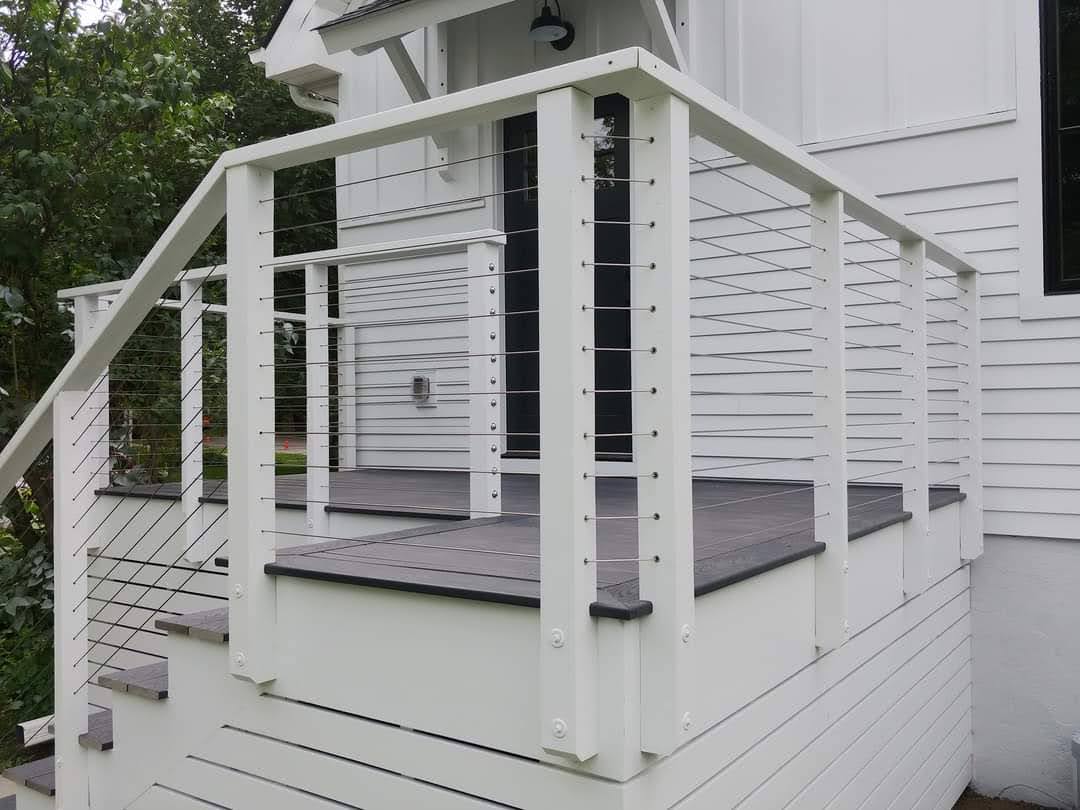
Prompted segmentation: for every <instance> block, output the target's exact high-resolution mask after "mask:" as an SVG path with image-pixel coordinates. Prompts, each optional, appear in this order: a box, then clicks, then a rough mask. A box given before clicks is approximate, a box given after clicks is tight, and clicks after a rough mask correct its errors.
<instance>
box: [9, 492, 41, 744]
mask: <svg viewBox="0 0 1080 810" xmlns="http://www.w3.org/2000/svg"><path fill="white" fill-rule="evenodd" d="M13 497H14V498H17V499H19V500H20V501H21V502H22V503H23V504H24V506H25V509H24V512H23V514H24V515H25V516H26V517H27V518H28V521H27V523H26V525H25V526H24V527H23V528H22V529H21V530H20V531H18V533H17V532H16V528H15V526H16V524H15V523H13V522H12V521H6V522H5V523H3V524H2V525H0V698H2V702H0V724H2V726H0V764H2V763H5V762H9V761H12V760H13V759H14V758H15V757H16V756H17V754H18V752H17V751H16V750H14V748H13V743H12V741H11V740H10V737H9V732H10V731H11V730H13V728H14V725H15V723H17V722H20V721H22V720H28V719H31V718H35V717H40V716H42V715H44V714H46V713H47V712H48V711H49V707H50V706H51V704H52V667H51V661H52V637H51V632H52V604H53V603H52V593H53V570H52V555H51V553H50V549H49V544H48V540H47V537H46V532H45V523H44V521H43V520H42V518H41V510H40V509H39V508H38V507H37V504H36V503H35V502H34V499H33V498H32V497H31V493H30V492H29V490H28V489H26V488H25V487H23V488H20V490H19V491H18V492H16V493H15V495H14V496H13Z"/></svg>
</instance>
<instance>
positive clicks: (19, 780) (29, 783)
mask: <svg viewBox="0 0 1080 810" xmlns="http://www.w3.org/2000/svg"><path fill="white" fill-rule="evenodd" d="M55 768H56V764H55V758H54V757H44V758H43V759H36V760H34V761H33V762H27V763H25V764H24V765H16V766H15V767H14V768H8V769H7V770H6V771H4V774H3V775H4V778H5V779H9V780H11V781H12V782H14V783H15V784H16V785H20V786H21V787H25V788H29V789H30V790H35V791H37V792H38V793H42V794H44V795H45V796H55V795H56V772H55Z"/></svg>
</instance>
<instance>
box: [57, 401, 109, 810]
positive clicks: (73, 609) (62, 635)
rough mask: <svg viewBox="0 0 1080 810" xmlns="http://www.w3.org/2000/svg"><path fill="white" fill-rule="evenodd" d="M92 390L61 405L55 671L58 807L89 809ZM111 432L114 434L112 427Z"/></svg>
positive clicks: (94, 421) (94, 429)
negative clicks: (83, 740) (83, 739)
mask: <svg viewBox="0 0 1080 810" xmlns="http://www.w3.org/2000/svg"><path fill="white" fill-rule="evenodd" d="M88 396H89V392H88V391H81V390H77V391H61V392H60V393H59V394H57V396H56V399H55V401H54V402H53V532H54V537H53V578H54V581H55V583H56V589H55V591H54V593H53V633H54V640H53V667H54V677H55V685H54V704H53V714H54V724H55V729H56V735H55V737H56V747H55V755H56V760H55V766H56V806H57V807H62V808H64V810H85V809H86V808H87V807H89V798H88V794H89V788H90V785H89V771H88V764H87V755H86V750H85V749H84V748H83V747H82V746H81V745H79V735H80V734H83V733H85V732H86V730H87V728H86V727H87V691H88V687H87V685H86V681H87V680H88V679H89V671H88V670H89V657H88V656H87V645H88V644H89V643H90V638H89V635H88V633H87V621H86V620H87V600H86V583H87V577H86V576H85V575H84V574H85V571H86V567H87V556H88V555H87V550H86V546H87V543H88V541H89V534H88V533H89V528H88V527H90V526H92V525H93V521H92V519H91V518H89V517H83V515H84V513H85V512H86V511H87V510H88V509H89V508H90V507H91V505H92V504H93V502H94V497H95V496H94V488H93V485H92V479H93V477H94V471H95V467H94V465H93V464H92V463H91V462H92V459H87V460H86V461H83V459H86V457H87V455H94V456H96V455H97V453H95V452H94V448H95V445H94V442H95V440H96V438H97V437H98V434H99V432H100V430H99V428H97V427H90V426H91V425H95V426H96V425H98V424H100V423H99V422H98V421H97V418H96V414H95V411H94V409H93V408H92V407H91V405H90V403H89V402H87V397H88ZM105 433H106V435H107V433H108V431H107V429H106V430H105Z"/></svg>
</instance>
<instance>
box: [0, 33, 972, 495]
mask: <svg viewBox="0 0 1080 810" xmlns="http://www.w3.org/2000/svg"><path fill="white" fill-rule="evenodd" d="M561 87H577V88H578V89H580V90H583V91H584V92H586V93H589V94H592V95H604V94H607V93H615V92H618V93H622V94H623V95H625V96H627V97H628V98H630V99H644V98H649V97H651V96H655V95H657V94H661V93H673V94H674V95H676V96H678V97H680V98H682V99H683V100H684V101H686V102H687V104H688V105H689V107H690V117H691V126H692V129H693V131H694V132H697V133H700V134H702V135H705V136H706V137H708V138H709V139H710V140H712V141H713V142H714V143H716V144H717V145H718V146H720V147H721V148H723V149H726V150H727V151H729V152H731V153H732V154H734V155H737V156H738V157H740V158H742V159H744V160H746V161H747V162H749V163H752V164H754V165H756V166H759V167H761V168H762V169H764V170H766V171H768V172H769V173H771V174H773V175H775V176H776V177H777V178H779V179H781V180H783V181H785V182H787V183H789V184H791V185H793V186H795V187H797V188H800V189H802V190H803V191H806V192H807V193H811V194H817V193H822V192H826V191H829V190H840V191H843V192H844V201H845V210H846V212H847V213H848V214H849V215H851V216H853V217H855V218H857V219H859V220H861V221H863V222H865V223H867V224H868V225H871V226H872V227H874V228H876V229H877V230H878V231H880V232H881V233H882V234H883V235H885V236H888V237H890V238H892V239H897V240H900V241H912V240H917V239H921V240H924V241H925V242H926V246H927V257H928V258H930V259H931V260H933V261H935V262H938V263H939V264H941V265H943V266H944V267H947V268H949V269H951V270H953V271H955V272H960V273H963V272H969V273H970V272H977V271H978V267H977V266H976V265H975V264H974V263H973V262H972V261H971V260H970V259H969V258H967V257H966V256H965V255H964V254H963V253H961V252H960V251H959V250H957V249H956V248H953V247H952V246H950V245H949V244H947V243H946V242H944V241H942V240H940V239H938V238H936V237H935V236H933V235H932V234H930V233H927V232H926V231H925V230H923V229H922V228H920V227H919V226H917V225H916V224H915V223H913V222H912V221H910V220H909V219H908V218H907V217H905V216H903V215H901V214H898V213H896V212H894V211H893V210H892V209H891V208H889V207H888V206H886V205H885V204H883V203H882V202H881V201H880V200H878V199H877V198H876V197H875V196H874V195H872V194H870V193H869V192H866V191H864V190H862V189H861V188H860V187H859V186H858V185H857V184H855V183H852V182H850V181H848V180H847V179H846V178H844V177H843V175H841V174H840V173H839V172H836V171H834V170H833V169H831V168H830V167H828V166H826V165H825V164H824V163H822V162H821V161H820V160H818V159H816V158H814V157H811V156H810V155H808V154H806V153H805V152H803V151H802V150H801V149H799V148H798V147H797V146H795V145H794V144H792V143H790V142H789V141H787V140H786V139H784V138H783V137H781V136H780V135H777V134H776V133H774V132H772V131H771V130H769V129H768V128H766V127H764V126H763V125H761V124H759V123H758V122H757V121H755V120H753V119H752V118H750V117H749V116H747V115H745V114H744V113H742V112H740V111H739V110H737V109H735V108H734V107H732V106H731V105H730V104H728V103H727V102H725V101H724V100H723V99H721V98H719V97H717V96H716V95H714V94H713V93H711V92H710V91H708V90H706V89H705V88H704V87H702V86H701V85H699V84H698V83H697V82H695V81H694V80H693V79H691V78H689V77H688V76H686V75H684V74H682V73H679V72H678V71H677V70H675V69H674V68H671V67H670V66H668V65H667V64H666V63H664V62H663V61H662V60H660V59H659V58H657V57H656V56H654V55H652V54H651V53H649V52H648V51H646V50H644V49H643V48H637V47H634V48H626V49H624V50H620V51H614V52H612V53H609V54H604V55H601V56H595V57H591V58H588V59H581V60H578V61H576V62H571V63H569V64H565V65H559V66H557V67H553V68H549V69H547V70H541V71H536V72H533V73H528V74H525V75H523V76H516V77H512V78H509V79H504V80H502V81H498V82H492V83H491V84H486V85H481V86H479V87H474V88H469V89H466V90H462V91H459V92H456V93H450V94H447V95H445V96H439V97H436V98H432V99H429V100H427V101H421V102H418V103H415V104H411V105H406V106H402V107H398V108H395V109H392V110H387V111H385V112H380V113H375V114H373V115H369V116H365V117H363V118H356V119H352V120H349V121H343V122H340V123H336V124H330V125H329V126H325V127H319V128H318V129H312V130H308V131H306V132H300V133H297V134H294V135H288V136H286V137H282V138H276V139H274V140H270V141H266V142H263V143H259V144H254V145H251V146H245V147H242V148H240V149H234V150H231V151H229V152H226V153H225V154H224V155H222V156H221V158H219V159H218V161H217V162H216V163H215V164H214V165H213V166H212V167H211V169H210V171H209V172H208V173H207V175H206V177H205V178H204V179H203V181H202V182H201V183H200V184H199V186H198V187H197V188H196V189H195V191H194V193H193V194H192V195H191V197H190V199H188V201H187V202H186V203H185V204H184V206H183V207H182V208H181V209H180V212H179V213H178V214H177V216H176V218H175V219H174V220H173V221H172V222H171V223H170V224H169V226H168V227H167V228H166V229H165V232H164V233H163V234H162V236H161V238H159V239H158V241H157V242H156V243H155V245H154V247H153V248H152V249H151V250H150V252H149V254H148V255H147V257H146V258H145V259H144V260H143V262H142V264H140V265H139V268H138V269H137V270H136V272H135V274H134V275H133V276H132V277H131V279H130V280H129V282H128V283H127V284H125V285H124V287H123V289H122V290H121V291H120V292H119V294H118V296H117V298H116V301H115V303H114V304H113V306H112V307H110V309H109V312H108V314H107V316H106V318H105V319H104V322H103V323H102V325H101V326H100V327H99V328H98V329H97V330H96V332H95V334H94V336H93V338H92V340H90V341H88V342H87V343H86V345H85V346H82V347H79V348H77V349H76V353H75V356H74V357H72V358H71V360H69V361H68V363H67V365H66V366H65V367H64V368H63V370H62V371H61V372H60V374H59V375H58V376H57V378H56V380H55V381H54V382H53V384H52V385H51V386H50V387H49V389H48V391H46V393H45V395H44V396H43V397H42V398H41V400H40V401H39V402H38V404H37V405H36V406H35V407H34V409H33V410H32V411H31V412H30V414H29V415H28V416H27V418H26V420H25V421H24V422H23V424H22V425H21V426H20V427H19V430H18V431H17V432H16V434H15V436H14V437H13V438H12V440H11V441H10V442H9V443H8V444H7V446H6V447H5V448H4V449H3V451H2V452H0V491H5V492H6V491H7V490H9V489H10V488H11V487H12V486H14V484H15V483H16V481H17V480H18V478H19V477H20V476H21V475H22V474H23V471H24V470H25V469H26V468H27V467H28V466H29V465H30V464H31V463H32V462H33V460H34V459H35V458H36V457H37V455H38V453H40V452H41V450H42V449H43V448H44V447H45V445H46V444H47V443H48V441H49V439H50V438H51V424H52V421H51V420H52V403H53V401H54V400H55V399H56V396H57V395H58V394H59V393H60V392H61V391H65V390H83V389H87V388H89V387H90V386H92V385H93V383H94V380H95V379H96V378H97V376H98V375H99V374H101V372H102V371H103V370H104V369H105V367H106V366H107V365H108V363H109V360H110V359H111V358H112V357H113V356H114V355H115V354H116V352H117V351H119V350H120V348H121V347H122V346H123V345H124V343H125V342H126V341H127V339H128V338H129V337H130V336H131V334H132V333H133V332H134V330H135V329H136V327H137V326H138V325H139V323H141V322H142V319H143V318H144V317H145V316H146V314H147V313H148V312H149V311H150V309H151V308H152V307H153V306H155V305H156V304H157V302H158V300H159V298H160V295H161V292H162V291H163V290H164V289H166V288H167V287H168V286H169V285H170V284H172V283H175V280H176V278H177V276H178V275H179V274H180V273H181V271H182V270H183V268H184V267H185V266H186V265H187V263H188V262H189V261H191V259H192V257H193V255H194V253H195V251H196V250H198V248H199V247H200V246H201V245H202V243H203V241H204V240H205V239H206V238H207V237H208V236H209V235H210V233H211V231H212V230H213V229H214V227H216V226H217V225H218V223H219V222H220V221H221V219H222V217H223V216H224V215H225V182H224V179H225V178H224V175H225V169H226V168H228V167H231V166H239V165H245V164H252V165H257V166H260V167H263V168H267V169H274V170H276V169H284V168H289V167H292V166H298V165H301V164H305V163H311V162H313V161H316V160H325V159H329V158H333V157H338V156H340V155H345V154H350V153H353V152H359V151H363V150H368V149H373V148H375V147H379V146H385V145H389V144H393V143H398V142H401V141H406V140H411V139H414V138H418V137H426V136H430V135H432V134H436V133H439V132H446V131H448V130H455V129H460V128H462V127H466V126H472V125H475V124H479V123H485V122H490V121H493V120H498V119H502V118H507V117H510V116H513V115H517V114H521V113H525V112H530V111H532V110H534V109H535V108H536V97H537V94H540V93H545V92H548V91H550V90H555V89H558V88H561ZM337 252H338V251H328V252H326V253H320V254H310V255H309V256H307V257H305V258H306V259H307V260H308V261H316V259H315V258H314V257H315V256H321V257H322V260H323V261H328V254H331V253H337ZM298 260H299V258H294V259H293V260H292V261H294V262H295V261H298ZM287 264H288V262H286V263H285V264H282V265H280V266H282V267H284V266H286V265H287ZM274 265H275V266H279V263H278V260H275V261H274Z"/></svg>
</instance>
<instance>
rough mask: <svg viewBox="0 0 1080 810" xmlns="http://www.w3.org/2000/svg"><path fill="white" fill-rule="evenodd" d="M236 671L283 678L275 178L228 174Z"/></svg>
mask: <svg viewBox="0 0 1080 810" xmlns="http://www.w3.org/2000/svg"><path fill="white" fill-rule="evenodd" d="M225 177H226V194H227V198H226V214H225V224H226V238H227V244H228V262H229V275H228V281H227V297H228V308H229V309H228V313H229V314H228V319H229V321H228V328H227V333H228V340H227V353H228V379H229V392H228V396H229V406H228V412H229V450H228V456H229V490H228V492H229V507H228V508H229V534H228V536H229V581H230V591H229V637H230V641H229V643H230V671H231V672H232V674H233V675H236V676H237V677H241V678H246V679H248V680H251V681H253V682H255V683H265V682H267V681H270V680H272V679H273V678H274V672H275V662H274V651H273V642H274V625H275V623H276V621H277V604H276V591H275V588H274V581H273V579H272V578H271V577H268V576H267V575H266V573H265V572H264V570H263V569H264V567H265V566H266V564H267V563H269V562H272V561H273V560H274V547H275V543H274V540H275V534H274V531H275V528H276V515H275V512H276V509H275V501H274V274H273V271H272V270H271V269H270V268H268V267H266V266H265V265H267V264H269V262H270V261H271V260H272V259H273V253H274V237H273V228H274V206H273V203H272V202H269V201H268V202H261V201H262V200H269V199H270V198H271V197H273V196H274V173H273V172H272V171H269V170H268V169H263V168H259V167H256V166H252V165H248V164H244V165H240V166H234V167H230V168H229V169H227V170H226V175H225Z"/></svg>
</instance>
